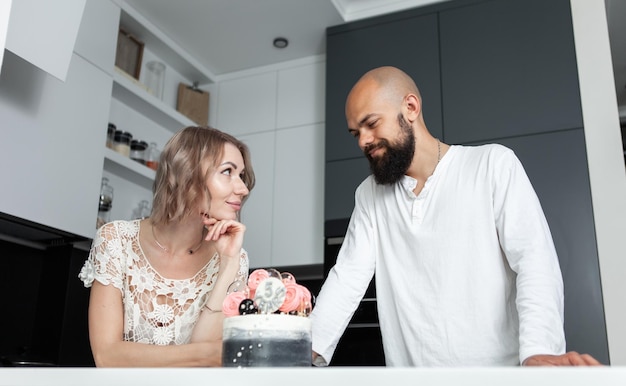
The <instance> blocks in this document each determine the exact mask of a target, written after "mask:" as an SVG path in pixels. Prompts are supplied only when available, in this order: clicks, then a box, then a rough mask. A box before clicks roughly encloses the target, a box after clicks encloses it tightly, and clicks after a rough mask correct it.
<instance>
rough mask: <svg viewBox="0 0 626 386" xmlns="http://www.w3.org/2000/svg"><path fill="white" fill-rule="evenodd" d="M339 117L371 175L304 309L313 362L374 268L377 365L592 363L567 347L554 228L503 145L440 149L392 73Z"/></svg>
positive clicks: (373, 77) (360, 87)
mask: <svg viewBox="0 0 626 386" xmlns="http://www.w3.org/2000/svg"><path fill="white" fill-rule="evenodd" d="M346 118H347V122H348V127H349V129H348V130H349V131H350V133H351V134H352V135H354V137H355V138H357V140H358V143H359V147H360V148H361V149H362V150H363V152H364V153H365V156H366V157H367V159H368V160H369V162H370V167H371V171H372V175H371V176H369V177H368V178H367V179H365V181H363V182H362V183H361V185H360V186H359V187H358V188H357V191H356V195H355V207H354V211H353V213H352V217H351V219H350V223H349V226H348V230H347V233H346V237H345V239H344V243H343V245H342V247H341V250H340V252H339V255H338V257H337V263H336V265H335V266H334V267H333V269H332V270H331V271H330V273H329V275H328V278H327V280H326V282H325V283H324V286H323V287H322V290H321V292H320V294H319V296H318V298H317V303H316V306H315V308H314V311H313V313H312V315H311V318H312V321H313V350H314V362H315V364H318V365H326V364H328V363H329V362H330V360H331V358H332V355H333V353H334V350H335V347H336V345H337V342H338V340H339V338H340V337H341V335H342V334H343V332H344V330H345V328H346V326H347V324H348V322H349V321H350V318H351V316H352V314H353V312H354V310H355V309H356V307H357V306H358V304H359V302H360V300H361V298H362V297H363V294H364V293H365V290H366V289H367V286H368V284H369V282H370V280H371V279H372V277H373V275H374V274H376V275H375V277H376V294H377V299H378V304H377V305H378V314H379V321H380V328H381V332H382V337H383V347H384V352H385V359H386V362H387V365H388V366H493V365H519V364H520V363H522V364H524V365H599V364H600V363H599V362H598V361H596V360H595V359H594V358H592V357H591V356H589V355H586V354H583V355H580V354H578V353H575V352H570V353H565V337H564V331H563V282H562V278H561V272H560V268H559V264H558V259H557V255H556V251H555V248H554V244H553V241H552V236H551V234H550V230H549V228H548V224H547V222H546V219H545V216H544V214H543V211H542V209H541V206H540V203H539V200H538V199H537V196H536V194H535V192H534V190H533V188H532V186H531V183H530V181H529V179H528V177H527V175H526V173H525V171H524V169H523V167H522V165H521V163H520V162H519V160H518V159H517V157H516V156H515V155H514V154H513V152H512V151H511V150H510V149H508V148H506V147H504V146H501V145H495V144H492V145H484V146H474V147H467V146H450V145H447V144H444V143H441V142H440V141H439V139H437V138H434V137H433V136H432V135H431V134H430V133H429V131H428V129H427V128H426V125H425V123H424V118H423V116H422V101H421V97H420V94H419V91H418V89H417V86H416V85H415V83H414V82H413V80H412V79H411V78H410V77H409V76H408V75H407V74H405V73H404V72H402V71H401V70H399V69H397V68H393V67H381V68H377V69H374V70H372V71H370V72H368V73H366V74H365V75H364V76H363V77H362V78H361V79H360V80H359V81H358V82H357V83H356V84H355V86H354V87H353V88H352V90H351V91H350V94H349V95H348V99H347V102H346Z"/></svg>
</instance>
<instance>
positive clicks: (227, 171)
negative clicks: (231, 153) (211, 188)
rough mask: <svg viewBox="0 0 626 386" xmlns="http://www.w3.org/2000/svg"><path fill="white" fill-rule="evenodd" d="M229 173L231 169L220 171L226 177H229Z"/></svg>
mask: <svg viewBox="0 0 626 386" xmlns="http://www.w3.org/2000/svg"><path fill="white" fill-rule="evenodd" d="M231 173H232V169H230V168H228V169H224V170H222V174H224V175H226V176H230V174H231Z"/></svg>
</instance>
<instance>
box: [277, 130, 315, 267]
mask: <svg viewBox="0 0 626 386" xmlns="http://www.w3.org/2000/svg"><path fill="white" fill-rule="evenodd" d="M323 133H324V125H323V124H317V125H308V126H300V127H295V128H291V129H284V130H277V131H276V154H275V158H274V189H273V191H274V194H273V205H272V207H273V211H272V216H271V218H272V229H273V230H272V264H273V265H275V266H291V265H310V264H321V263H323V258H322V257H323V255H324V251H323V245H324V229H323V224H324V135H323Z"/></svg>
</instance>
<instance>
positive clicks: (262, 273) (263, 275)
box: [248, 269, 270, 299]
mask: <svg viewBox="0 0 626 386" xmlns="http://www.w3.org/2000/svg"><path fill="white" fill-rule="evenodd" d="M268 277H270V274H269V273H268V272H267V271H266V270H264V269H255V270H254V271H253V272H252V273H251V274H250V276H249V277H248V289H250V294H249V296H250V298H251V299H254V293H255V292H256V289H257V287H258V286H259V283H261V282H262V281H263V280H265V279H267V278H268Z"/></svg>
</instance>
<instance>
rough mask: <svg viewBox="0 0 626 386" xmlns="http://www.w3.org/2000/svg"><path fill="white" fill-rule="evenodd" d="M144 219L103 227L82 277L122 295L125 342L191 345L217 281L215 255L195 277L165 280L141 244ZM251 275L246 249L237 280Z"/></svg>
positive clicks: (116, 222)
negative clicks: (201, 313)
mask: <svg viewBox="0 0 626 386" xmlns="http://www.w3.org/2000/svg"><path fill="white" fill-rule="evenodd" d="M139 224H140V220H134V221H113V222H110V223H108V224H105V225H103V226H102V227H101V228H100V229H99V230H98V232H97V234H96V237H95V238H94V240H93V244H92V246H91V251H90V253H89V258H88V259H87V260H86V261H85V264H84V266H83V268H82V270H81V271H80V274H79V278H80V279H81V280H82V281H83V283H84V285H85V287H91V285H92V283H93V281H94V280H97V281H99V282H100V283H102V284H104V285H113V286H114V287H115V288H118V289H119V290H120V291H121V293H122V301H123V304H124V337H123V338H124V340H125V341H131V342H140V343H147V344H156V345H171V344H185V343H189V340H190V337H191V332H192V330H193V327H194V325H195V324H196V321H197V320H198V317H199V315H200V310H201V309H202V307H203V306H204V304H205V303H206V301H207V299H208V296H209V294H210V293H211V290H212V289H213V286H214V284H215V281H216V280H217V275H218V272H219V263H220V258H219V256H218V255H217V254H215V255H214V256H213V257H212V258H211V260H210V261H209V262H208V263H207V264H206V265H205V266H204V267H203V268H202V269H201V270H200V271H199V272H198V273H196V274H195V276H193V277H190V278H188V279H181V280H179V279H168V278H165V277H162V276H161V275H160V274H159V273H158V272H157V271H156V270H155V269H154V268H153V267H152V265H150V262H149V261H148V259H147V258H146V256H145V255H144V253H143V250H142V249H141V245H140V244H139V226H140V225H139ZM247 276H248V255H247V253H246V251H245V250H244V249H242V250H241V257H240V264H239V272H238V274H237V278H236V280H237V279H239V280H243V281H244V283H245V281H246V280H247Z"/></svg>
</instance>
